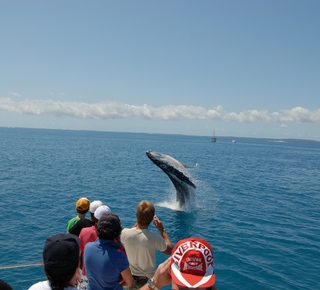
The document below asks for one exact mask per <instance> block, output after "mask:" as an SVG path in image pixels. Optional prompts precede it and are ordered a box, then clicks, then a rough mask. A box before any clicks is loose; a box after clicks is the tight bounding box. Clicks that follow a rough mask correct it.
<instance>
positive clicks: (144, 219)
mask: <svg viewBox="0 0 320 290" xmlns="http://www.w3.org/2000/svg"><path fill="white" fill-rule="evenodd" d="M154 214H155V209H154V206H153V204H152V203H151V202H149V201H147V200H142V201H140V203H139V204H138V206H137V211H136V217H137V220H138V223H139V224H140V225H143V226H149V225H150V223H151V222H152V220H153V217H154Z"/></svg>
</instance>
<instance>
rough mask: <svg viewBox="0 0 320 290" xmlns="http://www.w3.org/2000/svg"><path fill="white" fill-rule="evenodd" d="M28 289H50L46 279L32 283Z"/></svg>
mask: <svg viewBox="0 0 320 290" xmlns="http://www.w3.org/2000/svg"><path fill="white" fill-rule="evenodd" d="M28 290H51V288H50V285H49V282H48V281H41V282H37V283H35V284H33V285H32V286H31V287H30V288H29V289H28Z"/></svg>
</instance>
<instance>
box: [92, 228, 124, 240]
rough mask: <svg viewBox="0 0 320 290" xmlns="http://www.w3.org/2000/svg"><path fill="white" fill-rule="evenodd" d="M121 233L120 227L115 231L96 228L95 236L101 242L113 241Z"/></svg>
mask: <svg viewBox="0 0 320 290" xmlns="http://www.w3.org/2000/svg"><path fill="white" fill-rule="evenodd" d="M121 231H122V227H120V228H119V229H117V230H112V229H110V228H108V227H104V226H98V227H97V236H98V238H99V239H101V240H114V239H116V238H118V237H119V236H120V234H121Z"/></svg>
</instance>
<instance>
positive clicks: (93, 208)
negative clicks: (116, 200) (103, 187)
mask: <svg viewBox="0 0 320 290" xmlns="http://www.w3.org/2000/svg"><path fill="white" fill-rule="evenodd" d="M100 205H103V203H102V201H100V200H94V201H93V202H91V203H90V208H89V211H90V212H91V213H94V212H95V211H96V209H97V208H98V207H99V206H100Z"/></svg>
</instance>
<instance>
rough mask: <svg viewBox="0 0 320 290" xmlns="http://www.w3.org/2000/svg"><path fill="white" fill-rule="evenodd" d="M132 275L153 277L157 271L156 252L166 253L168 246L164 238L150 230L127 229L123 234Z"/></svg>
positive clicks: (122, 238)
mask: <svg viewBox="0 0 320 290" xmlns="http://www.w3.org/2000/svg"><path fill="white" fill-rule="evenodd" d="M120 238H121V242H122V243H123V245H124V248H125V250H126V253H127V256H128V260H129V263H130V270H131V273H132V275H135V276H146V277H148V278H151V277H153V275H154V272H155V270H156V252H157V250H158V251H160V252H164V251H165V250H166V249H167V244H166V242H165V240H164V239H163V237H162V236H161V235H160V234H158V233H154V232H150V231H149V230H148V229H140V228H130V229H128V228H126V229H123V230H122V232H121V237H120Z"/></svg>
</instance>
